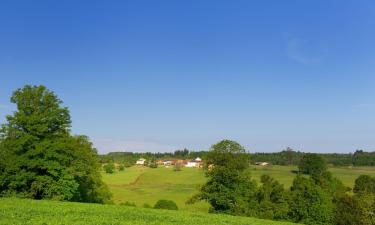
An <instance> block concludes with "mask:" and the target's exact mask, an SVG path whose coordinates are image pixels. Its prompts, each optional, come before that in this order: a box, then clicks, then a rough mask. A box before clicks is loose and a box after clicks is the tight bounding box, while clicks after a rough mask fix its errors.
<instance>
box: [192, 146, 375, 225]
mask: <svg viewBox="0 0 375 225" xmlns="http://www.w3.org/2000/svg"><path fill="white" fill-rule="evenodd" d="M206 160H207V165H206V167H205V169H206V176H207V178H208V181H207V183H205V184H204V185H203V186H202V187H201V188H200V192H199V193H198V194H196V195H194V196H193V197H192V198H191V199H189V201H188V202H187V203H188V204H193V203H195V202H197V201H207V202H208V203H209V204H210V205H211V207H210V212H211V213H226V214H231V215H240V216H251V217H258V218H263V219H272V220H281V221H291V222H297V223H304V224H311V225H332V224H337V225H373V224H375V178H374V177H371V176H367V175H362V176H359V177H358V178H357V179H356V181H355V185H354V188H353V190H352V192H351V189H350V188H348V187H345V186H344V185H343V183H342V182H341V181H340V180H339V179H338V178H336V177H333V175H332V174H331V172H329V171H328V170H327V164H326V162H325V160H324V158H323V157H322V156H320V155H318V154H311V153H309V154H304V155H303V156H302V157H301V159H300V161H299V166H298V173H297V174H296V177H295V178H294V180H293V184H292V186H291V187H290V188H284V186H283V185H282V184H281V183H280V182H278V181H277V180H276V179H275V178H272V177H270V176H268V175H263V176H262V177H261V182H260V184H257V182H256V181H255V180H254V179H252V177H251V173H250V172H251V170H249V169H248V168H249V161H250V157H249V154H246V152H245V149H244V148H243V147H242V146H241V145H240V144H238V143H237V142H234V141H230V140H223V141H221V142H219V143H217V144H215V145H213V146H212V147H211V149H210V151H209V152H208V155H207V158H206Z"/></svg>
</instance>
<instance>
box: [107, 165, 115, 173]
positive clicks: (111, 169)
mask: <svg viewBox="0 0 375 225" xmlns="http://www.w3.org/2000/svg"><path fill="white" fill-rule="evenodd" d="M104 171H105V172H106V173H114V172H115V165H113V163H108V164H106V165H104Z"/></svg>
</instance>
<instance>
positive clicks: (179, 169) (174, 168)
mask: <svg viewBox="0 0 375 225" xmlns="http://www.w3.org/2000/svg"><path fill="white" fill-rule="evenodd" d="M173 170H174V171H181V170H182V164H181V163H179V162H177V163H176V164H174V167H173Z"/></svg>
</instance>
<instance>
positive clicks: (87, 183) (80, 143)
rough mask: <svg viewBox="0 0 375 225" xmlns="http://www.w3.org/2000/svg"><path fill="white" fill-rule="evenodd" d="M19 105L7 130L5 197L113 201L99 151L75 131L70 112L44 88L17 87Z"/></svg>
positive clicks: (1, 166)
mask: <svg viewBox="0 0 375 225" xmlns="http://www.w3.org/2000/svg"><path fill="white" fill-rule="evenodd" d="M11 102H12V103H15V104H16V106H17V111H15V112H14V113H13V115H9V116H7V123H6V124H4V125H2V128H1V131H0V133H1V141H0V155H2V156H3V159H5V160H3V161H0V170H2V173H1V174H0V195H17V196H22V197H29V198H35V199H44V198H47V199H57V200H69V201H86V202H100V203H104V202H108V201H109V200H110V194H109V191H108V188H107V187H106V185H105V184H104V183H103V182H102V181H101V177H100V173H99V164H98V162H97V152H96V150H95V149H94V148H93V147H92V144H91V143H90V142H89V140H88V138H87V137H85V136H72V135H70V126H71V120H70V115H69V110H68V108H66V107H62V106H61V104H62V101H61V100H60V99H58V98H57V96H56V95H55V94H54V93H53V92H52V91H50V90H48V89H47V88H46V87H44V86H30V85H27V86H25V87H23V88H21V89H18V90H16V91H15V92H14V93H13V95H12V97H11Z"/></svg>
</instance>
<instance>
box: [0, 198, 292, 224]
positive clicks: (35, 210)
mask: <svg viewBox="0 0 375 225" xmlns="http://www.w3.org/2000/svg"><path fill="white" fill-rule="evenodd" d="M0 224H4V225H5V224H6V225H21V224H22V225H40V224H45V225H58V224H59V225H60V224H75V225H80V224H82V225H83V224H85V225H86V224H88V225H94V224H98V225H99V224H100V225H105V224H118V225H121V224H122V225H146V224H147V225H161V224H162V225H169V224H179V225H188V224H206V225H211V224H212V225H227V224H233V225H245V224H246V225H260V224H269V225H284V224H285V225H287V224H292V223H284V222H275V221H269V220H261V219H254V218H248V217H233V216H228V215H213V214H204V213H191V212H181V211H170V210H155V209H143V208H133V207H127V206H115V205H99V204H85V203H72V202H55V201H45V200H42V201H36V200H28V199H7V198H0Z"/></svg>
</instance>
